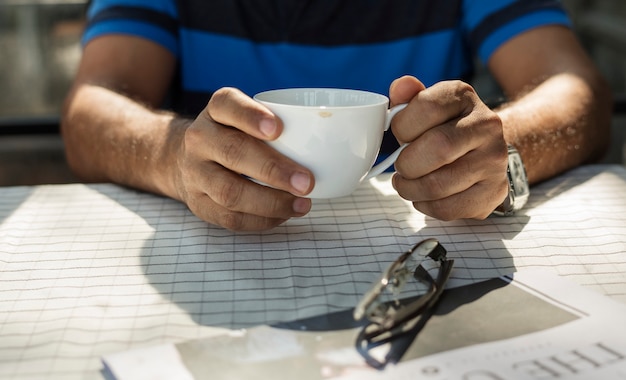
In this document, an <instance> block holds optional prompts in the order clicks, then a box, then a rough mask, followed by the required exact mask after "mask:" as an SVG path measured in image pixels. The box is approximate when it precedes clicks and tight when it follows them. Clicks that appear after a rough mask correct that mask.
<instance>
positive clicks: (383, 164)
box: [363, 103, 409, 180]
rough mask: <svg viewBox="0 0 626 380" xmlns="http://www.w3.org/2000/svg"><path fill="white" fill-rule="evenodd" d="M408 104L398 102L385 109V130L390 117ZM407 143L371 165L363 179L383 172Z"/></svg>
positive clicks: (387, 127)
mask: <svg viewBox="0 0 626 380" xmlns="http://www.w3.org/2000/svg"><path fill="white" fill-rule="evenodd" d="M407 105H408V104H406V103H405V104H398V105H397V106H393V107H391V108H390V109H389V110H388V111H387V119H386V120H385V129H384V130H385V131H386V130H387V129H389V126H390V125H391V119H393V117H394V116H396V114H397V113H398V112H400V111H402V110H403V109H405V108H406V106H407ZM407 145H409V144H404V145H402V146H401V147H399V148H398V149H396V150H395V151H394V152H393V153H391V154H390V155H389V157H387V158H385V159H384V160H383V161H382V162H380V163H379V164H378V165H375V166H373V167H372V168H371V169H370V171H369V172H367V175H366V176H365V178H364V179H363V180H368V179H371V178H374V177H376V176H377V175H379V174H380V173H382V172H384V171H385V170H387V169H388V168H389V167H390V166H391V165H393V163H394V162H396V160H397V159H398V156H399V155H400V152H402V149H404V148H406V146H407Z"/></svg>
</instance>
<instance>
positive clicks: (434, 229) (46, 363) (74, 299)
mask: <svg viewBox="0 0 626 380" xmlns="http://www.w3.org/2000/svg"><path fill="white" fill-rule="evenodd" d="M427 237H435V238H437V239H439V240H440V241H441V243H442V244H443V245H444V246H445V247H446V248H447V250H448V252H449V253H448V255H449V257H450V258H453V259H455V267H454V270H453V272H452V278H451V281H450V286H459V285H464V284H467V283H470V282H475V281H479V280H484V279H489V278H493V277H498V276H501V275H505V274H510V273H512V272H515V271H519V270H525V269H537V268H542V269H546V270H549V271H552V272H555V273H557V274H559V275H562V276H566V277H568V278H570V279H572V280H573V281H575V282H578V283H580V284H582V285H585V286H588V287H591V288H592V289H594V290H597V291H598V292H600V293H603V294H606V295H609V296H611V297H613V298H615V299H617V300H619V301H622V302H626V170H625V169H624V168H623V167H619V166H586V167H581V168H578V169H576V170H573V171H571V172H569V173H567V174H565V175H563V176H561V177H558V178H555V179H553V180H551V181H548V182H546V183H543V184H541V185H539V186H537V187H535V188H533V190H532V195H531V198H530V200H529V204H528V206H527V208H526V211H525V212H523V213H521V214H520V215H517V216H514V217H506V218H500V217H490V218H489V219H487V220H484V221H467V220H465V221H455V222H441V221H438V220H435V219H432V218H429V217H425V216H424V215H422V214H420V213H419V212H416V211H415V210H414V209H413V208H412V206H411V205H410V203H408V202H406V201H404V200H402V199H400V198H399V197H398V196H397V195H395V193H394V191H393V189H392V187H391V184H390V181H389V177H388V175H386V176H384V177H379V179H378V180H374V181H371V182H370V183H367V184H364V185H363V186H361V187H360V188H359V189H358V190H357V191H356V192H355V193H354V194H353V195H352V196H351V197H346V198H342V199H335V200H332V201H315V202H314V206H313V210H312V211H311V213H310V214H309V215H308V216H306V217H303V218H298V219H292V220H290V221H288V222H287V223H285V224H284V225H282V226H279V227H277V228H275V229H273V230H270V231H267V232H262V233H233V232H230V231H226V230H224V229H221V228H218V227H214V226H210V225H207V224H206V223H204V222H202V221H200V220H199V219H197V218H196V217H195V216H193V215H192V214H191V213H190V212H189V211H188V210H187V209H186V208H185V207H184V206H183V205H182V204H180V203H178V202H175V201H173V200H170V199H165V198H161V197H157V196H153V195H149V194H145V193H140V192H136V191H132V190H128V189H125V188H122V187H118V186H115V185H109V184H100V185H82V184H72V185H51V186H36V187H9V188H0V275H1V277H0V378H2V379H13V378H14V379H43V378H50V379H85V378H87V379H89V378H96V379H97V378H101V374H100V372H99V371H100V370H101V367H102V365H101V363H100V357H101V356H103V355H106V354H109V353H113V352H119V351H125V350H128V349H130V348H136V347H145V346H150V345H155V344H161V343H166V342H180V341H184V340H188V339H197V338H202V337H207V336H210V335H212V334H216V333H219V332H221V331H223V329H224V328H229V329H237V328H246V327H251V326H256V325H260V324H273V323H278V322H282V321H291V320H295V319H301V318H307V317H311V316H315V315H320V314H327V313H332V312H335V311H340V310H346V309H350V308H352V307H354V305H355V304H356V303H357V302H358V300H359V297H360V296H361V295H362V294H363V293H364V292H365V291H366V290H367V289H369V287H370V285H371V283H372V282H373V281H374V280H376V279H377V278H378V276H379V275H380V272H381V271H382V270H383V269H384V268H386V267H387V266H388V265H389V264H390V263H391V262H392V261H393V260H394V259H395V258H397V256H398V255H399V254H400V253H401V252H403V251H405V250H406V249H408V248H409V247H410V246H411V245H413V244H414V243H416V242H418V241H420V240H422V239H424V238H427ZM408 291H415V290H414V289H409V290H408Z"/></svg>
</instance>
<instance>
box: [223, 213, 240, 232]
mask: <svg viewBox="0 0 626 380" xmlns="http://www.w3.org/2000/svg"><path fill="white" fill-rule="evenodd" d="M218 224H219V225H221V226H222V227H224V228H226V229H228V230H231V231H241V230H243V229H244V215H243V214H242V213H240V212H234V211H226V212H224V213H222V214H220V215H219V217H218Z"/></svg>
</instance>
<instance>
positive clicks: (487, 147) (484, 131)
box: [395, 103, 505, 179]
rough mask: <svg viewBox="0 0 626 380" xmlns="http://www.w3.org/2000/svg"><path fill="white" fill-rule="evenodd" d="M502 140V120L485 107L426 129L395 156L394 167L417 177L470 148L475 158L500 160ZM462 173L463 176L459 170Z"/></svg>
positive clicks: (468, 151)
mask: <svg viewBox="0 0 626 380" xmlns="http://www.w3.org/2000/svg"><path fill="white" fill-rule="evenodd" d="M504 150H505V143H504V137H503V133H502V121H501V120H500V118H499V117H498V115H497V114H495V113H494V112H492V111H491V110H489V109H488V108H487V107H486V106H484V107H483V106H482V103H480V105H477V106H476V110H475V111H474V112H472V113H470V114H469V115H466V116H464V117H461V118H459V119H455V120H451V121H448V122H446V123H444V124H442V125H439V126H437V127H433V128H430V129H428V130H427V131H425V132H424V133H423V134H422V135H421V136H419V138H417V139H416V140H414V141H412V142H411V143H410V144H409V145H408V146H407V147H406V148H405V149H404V150H403V151H402V153H401V154H400V156H399V157H398V159H397V161H396V163H395V167H396V170H397V172H398V173H400V174H401V175H402V176H403V177H405V178H407V179H415V178H420V177H422V176H424V175H426V174H428V173H430V172H433V171H435V170H437V169H439V168H441V167H443V166H445V165H449V164H451V163H453V162H455V161H456V160H458V159H460V158H461V157H464V156H466V155H467V154H469V153H471V152H473V151H480V152H481V154H480V155H473V156H472V157H475V159H476V160H486V161H487V165H488V163H489V162H490V160H494V161H493V162H495V163H498V164H500V163H502V162H503V155H504V153H505V151H504ZM460 174H461V175H465V174H463V173H460Z"/></svg>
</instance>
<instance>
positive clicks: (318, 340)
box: [103, 272, 626, 380]
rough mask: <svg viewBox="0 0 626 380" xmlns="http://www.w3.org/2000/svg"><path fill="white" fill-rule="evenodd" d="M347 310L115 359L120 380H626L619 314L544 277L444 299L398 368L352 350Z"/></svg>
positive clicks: (110, 365)
mask: <svg viewBox="0 0 626 380" xmlns="http://www.w3.org/2000/svg"><path fill="white" fill-rule="evenodd" d="M361 328H362V324H359V323H358V322H355V321H354V320H353V319H352V310H346V311H345V312H339V313H334V314H330V315H322V316H318V317H314V318H310V319H307V320H301V321H294V322H290V323H283V324H279V325H274V326H259V327H254V328H250V329H245V330H233V331H230V332H228V333H226V334H224V335H219V336H216V337H212V338H206V339H200V340H193V341H188V342H183V343H178V344H169V345H161V346H155V347H147V348H140V349H135V350H132V351H127V352H121V353H116V354H113V355H108V356H106V357H104V358H103V362H104V365H105V371H106V375H107V376H109V377H110V378H114V379H117V380H126V379H133V380H137V379H181V380H186V379H190V380H191V379H194V380H203V379H268V378H271V379H298V380H308V379H361V380H363V379H366V380H367V379H404V378H407V379H409V378H411V379H414V378H420V379H428V380H444V379H446V380H450V379H463V380H508V379H516V380H517V379H522V380H525V379H528V380H546V379H602V380H612V379H622V380H623V379H626V305H625V304H622V303H619V302H616V301H614V300H612V299H610V298H608V297H606V296H603V295H600V294H598V293H595V292H593V291H591V290H588V289H585V288H583V287H581V286H579V285H576V284H573V283H571V282H569V281H568V280H566V279H563V278H560V277H557V276H554V275H552V274H546V273H542V272H527V273H525V272H518V273H515V275H512V276H510V277H509V276H507V277H502V278H498V279H493V280H489V281H485V282H480V283H476V284H473V285H467V286H463V287H459V288H454V289H448V290H446V292H444V295H443V297H442V299H441V301H440V303H439V305H438V307H437V309H436V312H435V313H434V315H432V316H431V317H430V318H429V320H428V321H427V322H426V324H425V326H424V327H423V328H422V329H421V330H420V331H419V333H418V334H417V336H416V337H414V339H411V343H410V347H409V348H408V350H406V351H405V352H404V355H403V356H402V358H401V360H400V361H398V362H397V363H394V364H390V365H387V366H386V367H385V368H384V369H383V370H377V369H374V368H372V367H371V366H369V365H368V364H367V362H366V360H365V359H364V357H363V355H362V354H361V353H359V351H358V350H357V348H356V347H355V340H356V338H357V336H358V335H359V331H360V330H361Z"/></svg>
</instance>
